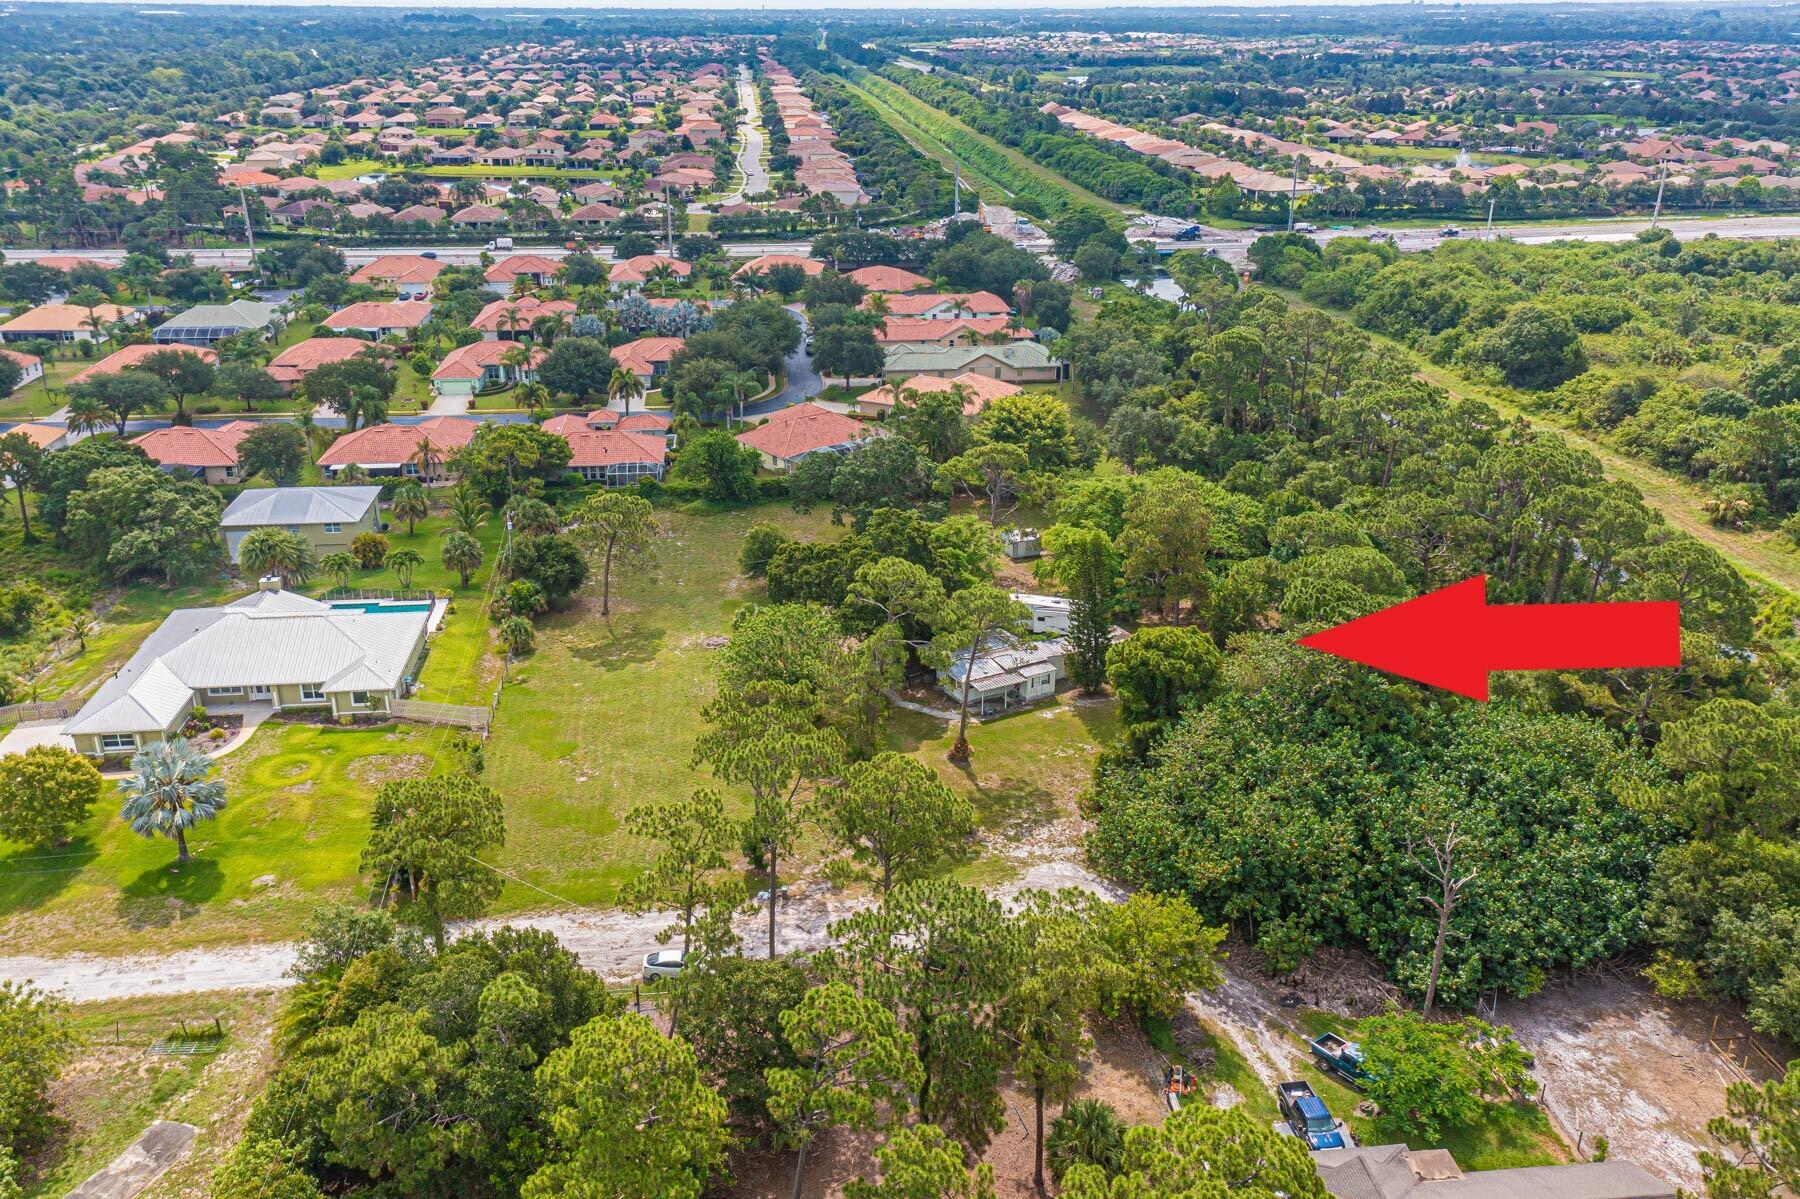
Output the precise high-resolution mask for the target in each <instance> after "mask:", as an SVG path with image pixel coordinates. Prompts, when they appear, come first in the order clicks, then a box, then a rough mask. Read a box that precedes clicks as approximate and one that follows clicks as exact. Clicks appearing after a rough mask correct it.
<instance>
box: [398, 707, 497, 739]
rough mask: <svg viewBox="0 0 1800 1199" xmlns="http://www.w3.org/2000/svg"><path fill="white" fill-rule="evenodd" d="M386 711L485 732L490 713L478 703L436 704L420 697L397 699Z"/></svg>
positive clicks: (415, 718)
mask: <svg viewBox="0 0 1800 1199" xmlns="http://www.w3.org/2000/svg"><path fill="white" fill-rule="evenodd" d="M388 712H389V713H390V714H392V715H394V716H398V717H400V719H402V720H419V721H423V722H425V723H426V724H454V725H459V726H461V727H462V728H466V729H474V730H476V731H477V732H479V733H482V734H486V732H487V730H488V721H489V718H490V713H489V711H488V709H487V708H486V707H485V706H483V705H480V704H438V703H431V702H428V701H426V700H420V699H397V700H394V701H393V702H392V703H390V704H389V705H388Z"/></svg>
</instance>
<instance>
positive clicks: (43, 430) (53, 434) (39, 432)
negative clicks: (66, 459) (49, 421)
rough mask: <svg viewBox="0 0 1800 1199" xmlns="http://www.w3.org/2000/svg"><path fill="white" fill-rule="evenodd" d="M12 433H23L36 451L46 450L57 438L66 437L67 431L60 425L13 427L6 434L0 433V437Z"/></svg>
mask: <svg viewBox="0 0 1800 1199" xmlns="http://www.w3.org/2000/svg"><path fill="white" fill-rule="evenodd" d="M14 433H23V434H24V435H25V436H26V437H28V438H30V439H31V444H33V445H35V446H36V447H37V448H38V449H40V450H47V449H49V448H50V443H51V442H53V441H55V440H56V439H57V438H59V437H66V436H68V433H69V430H68V429H67V428H66V427H64V426H62V425H36V424H33V425H14V426H13V427H12V428H10V429H8V430H6V432H4V433H0V437H8V436H11V435H12V434H14Z"/></svg>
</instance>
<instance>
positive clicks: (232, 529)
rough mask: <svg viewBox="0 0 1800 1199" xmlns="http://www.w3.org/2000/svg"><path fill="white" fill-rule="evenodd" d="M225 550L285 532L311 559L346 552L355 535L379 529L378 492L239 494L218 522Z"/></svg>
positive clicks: (264, 490)
mask: <svg viewBox="0 0 1800 1199" xmlns="http://www.w3.org/2000/svg"><path fill="white" fill-rule="evenodd" d="M219 528H220V530H221V531H222V532H223V533H224V534H225V550H226V553H228V554H229V555H230V556H231V560H232V561H233V562H236V561H237V560H238V548H239V547H240V546H241V545H243V543H244V538H245V537H247V536H249V535H250V533H251V532H253V531H254V530H256V529H270V528H274V529H286V530H287V531H288V532H290V533H295V534H298V535H299V536H300V537H302V538H304V539H305V540H306V544H307V545H309V546H311V547H312V551H313V556H314V557H315V558H323V557H324V556H325V555H326V554H333V553H336V552H337V551H339V550H348V549H349V548H350V542H351V541H353V540H354V539H355V538H356V537H357V536H358V535H359V534H362V533H375V532H379V531H380V529H381V488H379V487H262V488H255V489H252V490H249V491H244V492H241V493H240V494H239V495H238V497H237V498H236V499H234V500H232V501H231V506H230V507H228V508H226V509H225V513H224V515H223V516H221V517H219Z"/></svg>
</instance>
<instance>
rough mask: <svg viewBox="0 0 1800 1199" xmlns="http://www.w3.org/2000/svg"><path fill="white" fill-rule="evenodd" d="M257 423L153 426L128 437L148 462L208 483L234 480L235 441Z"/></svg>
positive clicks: (235, 461) (243, 421) (233, 481)
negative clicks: (202, 426) (146, 456)
mask: <svg viewBox="0 0 1800 1199" xmlns="http://www.w3.org/2000/svg"><path fill="white" fill-rule="evenodd" d="M257 427H258V426H257V423H256V422H255V421H249V420H234V421H232V422H231V423H230V424H228V425H221V426H220V427H219V428H217V429H202V428H199V427H198V426H193V425H170V426H168V427H167V428H163V429H152V430H150V431H149V432H148V433H144V434H141V435H140V436H137V437H134V438H132V439H131V444H133V445H135V446H137V447H138V449H140V450H142V451H144V453H146V454H148V455H150V461H152V462H154V463H156V464H157V465H158V466H160V467H162V468H163V469H164V470H166V471H169V472H171V473H180V472H182V471H186V472H187V473H188V474H190V475H193V476H194V477H195V478H201V477H204V478H205V479H206V481H207V482H208V483H237V482H240V481H241V480H240V479H239V477H238V443H239V442H240V441H242V440H244V438H246V437H248V436H249V435H250V434H251V433H253V432H255V431H256V429H257Z"/></svg>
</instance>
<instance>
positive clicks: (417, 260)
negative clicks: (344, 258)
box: [350, 254, 444, 300]
mask: <svg viewBox="0 0 1800 1199" xmlns="http://www.w3.org/2000/svg"><path fill="white" fill-rule="evenodd" d="M443 273H444V264H443V263H441V262H439V261H438V260H437V259H435V258H424V257H421V256H420V255H417V254H383V255H382V256H381V257H380V258H377V259H376V260H375V261H374V262H371V263H369V265H367V266H365V267H359V268H358V269H357V271H356V273H355V274H353V275H351V276H350V282H352V283H367V284H369V285H370V286H372V287H390V288H393V289H394V291H395V292H397V293H398V294H399V296H400V298H401V299H403V300H405V299H412V298H414V297H416V296H428V295H430V294H431V281H432V280H433V279H436V278H437V277H438V276H439V275H441V274H443Z"/></svg>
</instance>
